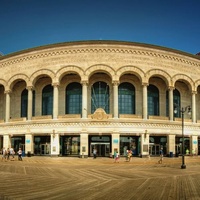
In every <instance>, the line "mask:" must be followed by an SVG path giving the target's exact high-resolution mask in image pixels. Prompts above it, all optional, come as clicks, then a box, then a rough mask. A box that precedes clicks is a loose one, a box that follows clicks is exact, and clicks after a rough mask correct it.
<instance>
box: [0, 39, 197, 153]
mask: <svg viewBox="0 0 200 200" xmlns="http://www.w3.org/2000/svg"><path fill="white" fill-rule="evenodd" d="M0 69H1V73H0V147H1V148H2V147H6V148H8V147H11V146H12V147H14V149H15V150H16V151H17V149H18V148H19V147H21V148H22V149H23V151H24V152H25V153H31V154H34V155H51V156H53V155H55V156H58V155H60V156H81V157H87V156H91V155H92V150H93V148H97V152H98V155H99V156H110V154H111V153H112V154H113V153H114V151H115V150H117V151H119V152H120V154H121V155H125V154H126V150H127V149H131V150H132V153H133V155H135V156H142V157H143V156H147V155H149V154H150V155H158V154H159V150H160V148H163V150H164V153H165V154H166V155H170V154H176V153H181V149H182V148H181V147H182V134H183V133H184V148H185V150H186V149H188V150H190V151H192V149H193V150H195V151H196V152H197V153H199V152H200V148H199V144H200V87H199V86H200V57H199V56H198V55H191V54H188V53H185V52H181V51H177V50H174V49H169V48H165V47H159V46H154V45H147V44H141V43H132V42H119V41H82V42H68V43H59V44H53V45H47V46H41V47H37V48H32V49H28V50H24V51H20V52H16V53H13V54H10V55H4V56H1V57H0ZM188 106H191V111H192V112H191V115H189V114H188V112H187V111H189V107H188ZM185 109H186V111H185ZM175 110H176V111H177V112H174V111H175ZM183 111H184V112H183ZM182 114H183V116H184V121H183V122H182V119H183V118H182ZM182 128H184V129H182Z"/></svg>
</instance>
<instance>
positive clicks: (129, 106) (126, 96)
mask: <svg viewBox="0 0 200 200" xmlns="http://www.w3.org/2000/svg"><path fill="white" fill-rule="evenodd" d="M118 104H119V114H135V87H134V86H133V85H132V84H130V83H127V82H126V83H121V84H120V85H119V88H118Z"/></svg>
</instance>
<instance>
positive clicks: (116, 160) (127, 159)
mask: <svg viewBox="0 0 200 200" xmlns="http://www.w3.org/2000/svg"><path fill="white" fill-rule="evenodd" d="M131 157H132V151H131V150H127V152H126V161H128V162H130V161H131ZM119 158H120V155H119V153H118V151H115V152H114V160H115V162H118V163H119Z"/></svg>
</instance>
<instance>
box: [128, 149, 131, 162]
mask: <svg viewBox="0 0 200 200" xmlns="http://www.w3.org/2000/svg"><path fill="white" fill-rule="evenodd" d="M127 157H128V162H130V161H131V157H132V151H131V150H130V151H128V155H127Z"/></svg>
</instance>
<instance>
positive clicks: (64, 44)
mask: <svg viewBox="0 0 200 200" xmlns="http://www.w3.org/2000/svg"><path fill="white" fill-rule="evenodd" d="M89 44H91V45H92V44H94V45H95V44H97V45H98V44H103V45H125V46H127V45H128V46H138V47H145V48H154V49H158V50H163V51H169V52H172V53H177V54H181V55H184V56H189V57H192V58H196V59H200V57H199V56H198V55H197V54H196V55H193V54H190V53H187V52H184V51H180V50H176V49H172V48H168V47H163V46H158V45H152V44H145V43H139V42H128V41H117V40H84V41H71V42H62V43H55V44H48V45H43V46H38V47H33V48H29V49H25V50H21V51H17V52H14V53H11V54H7V55H2V56H1V57H0V60H2V59H5V58H9V57H12V56H17V55H20V54H24V53H29V52H32V51H39V50H44V49H49V48H55V47H63V46H75V45H80V46H81V45H89Z"/></svg>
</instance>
